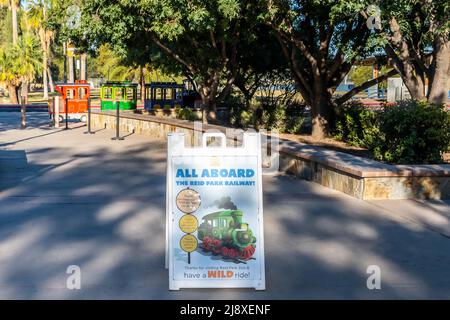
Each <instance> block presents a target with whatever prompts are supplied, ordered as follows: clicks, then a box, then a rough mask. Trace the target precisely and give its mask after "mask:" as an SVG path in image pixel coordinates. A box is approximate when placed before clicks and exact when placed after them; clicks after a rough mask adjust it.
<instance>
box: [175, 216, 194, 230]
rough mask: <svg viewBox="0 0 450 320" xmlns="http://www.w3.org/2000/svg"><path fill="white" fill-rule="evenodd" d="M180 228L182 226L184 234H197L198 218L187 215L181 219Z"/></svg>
mask: <svg viewBox="0 0 450 320" xmlns="http://www.w3.org/2000/svg"><path fill="white" fill-rule="evenodd" d="M179 226H180V229H181V231H183V232H186V233H192V232H195V230H197V228H198V221H197V218H196V217H194V216H193V215H190V214H186V215H184V216H182V217H181V219H180V222H179Z"/></svg>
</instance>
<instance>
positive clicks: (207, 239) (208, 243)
mask: <svg viewBox="0 0 450 320" xmlns="http://www.w3.org/2000/svg"><path fill="white" fill-rule="evenodd" d="M203 248H204V249H205V250H207V251H210V250H211V238H210V237H203Z"/></svg>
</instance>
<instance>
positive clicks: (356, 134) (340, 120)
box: [332, 102, 380, 149]
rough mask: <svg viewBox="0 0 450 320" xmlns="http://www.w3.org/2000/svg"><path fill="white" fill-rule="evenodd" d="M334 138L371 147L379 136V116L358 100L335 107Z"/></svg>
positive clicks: (355, 144)
mask: <svg viewBox="0 0 450 320" xmlns="http://www.w3.org/2000/svg"><path fill="white" fill-rule="evenodd" d="M335 116H336V117H335V120H336V121H335V127H334V128H333V130H332V133H333V135H334V137H335V138H337V139H339V140H343V141H345V142H347V143H348V144H350V145H352V146H356V147H364V148H368V149H371V148H372V147H373V146H375V145H376V144H377V143H378V137H379V136H380V124H379V117H378V113H377V112H376V111H372V110H369V109H367V108H366V107H364V105H362V104H361V103H359V102H350V103H347V104H345V105H343V106H340V107H338V108H336V112H335Z"/></svg>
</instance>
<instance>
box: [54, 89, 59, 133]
mask: <svg viewBox="0 0 450 320" xmlns="http://www.w3.org/2000/svg"><path fill="white" fill-rule="evenodd" d="M53 99H55V102H54V103H53V107H54V110H53V117H54V123H55V128H59V96H56V97H53Z"/></svg>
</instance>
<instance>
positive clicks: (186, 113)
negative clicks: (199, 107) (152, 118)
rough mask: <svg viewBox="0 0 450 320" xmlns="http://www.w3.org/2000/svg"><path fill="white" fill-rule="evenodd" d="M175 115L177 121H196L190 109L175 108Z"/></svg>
mask: <svg viewBox="0 0 450 320" xmlns="http://www.w3.org/2000/svg"><path fill="white" fill-rule="evenodd" d="M175 114H176V117H177V119H181V120H189V121H196V120H198V119H197V115H196V113H195V112H194V111H192V109H190V108H181V107H179V106H176V107H175Z"/></svg>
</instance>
